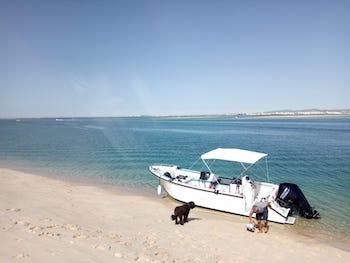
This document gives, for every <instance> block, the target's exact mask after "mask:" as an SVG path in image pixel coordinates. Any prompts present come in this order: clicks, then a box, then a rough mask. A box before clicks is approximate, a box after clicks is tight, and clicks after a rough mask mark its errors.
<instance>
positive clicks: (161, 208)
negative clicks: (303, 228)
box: [0, 169, 350, 262]
mask: <svg viewBox="0 0 350 263" xmlns="http://www.w3.org/2000/svg"><path fill="white" fill-rule="evenodd" d="M177 204H178V203H177V202H176V201H174V200H172V199H169V198H152V197H147V196H139V195H134V194H127V195H126V194H124V193H120V192H118V191H117V190H113V191H111V190H110V189H105V188H102V187H99V186H96V185H92V184H81V183H77V182H70V181H62V180H57V179H53V178H48V177H44V176H39V175H34V174H30V173H24V172H18V171H14V170H10V169H0V231H1V232H0V233H1V234H0V242H1V246H0V262H17V261H18V262H97V261H98V262H174V261H175V262H282V261H283V262H296V261H301V262H330V261H331V262H349V261H350V253H349V252H348V251H346V250H344V249H340V248H337V247H335V246H332V245H331V244H328V243H324V242H320V241H319V240H317V239H313V238H310V237H307V236H304V235H300V234H298V233H297V232H296V231H292V227H290V226H284V225H279V224H271V227H270V231H269V233H267V234H259V233H251V232H248V231H246V230H245V224H246V222H247V218H244V217H232V216H230V215H228V214H224V213H218V212H213V211H210V210H206V209H199V208H195V209H194V210H192V211H191V213H190V221H189V223H187V224H185V225H184V226H181V225H175V224H174V222H173V221H171V220H170V214H171V213H172V210H173V208H174V207H175V206H176V205H177Z"/></svg>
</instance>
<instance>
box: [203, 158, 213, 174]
mask: <svg viewBox="0 0 350 263" xmlns="http://www.w3.org/2000/svg"><path fill="white" fill-rule="evenodd" d="M202 161H203V163H204V164H205V166H206V167H207V168H208V170H209V172H210V173H211V174H212V173H213V172H212V171H211V170H210V167H209V166H208V164H207V163H206V162H205V161H204V159H202Z"/></svg>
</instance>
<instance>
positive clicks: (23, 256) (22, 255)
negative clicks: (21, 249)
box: [12, 253, 29, 259]
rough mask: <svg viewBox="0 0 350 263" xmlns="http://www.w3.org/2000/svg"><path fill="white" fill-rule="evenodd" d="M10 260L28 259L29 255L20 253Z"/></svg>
mask: <svg viewBox="0 0 350 263" xmlns="http://www.w3.org/2000/svg"><path fill="white" fill-rule="evenodd" d="M12 258H14V259H22V258H29V254H26V253H20V254H17V255H16V256H13V257H12Z"/></svg>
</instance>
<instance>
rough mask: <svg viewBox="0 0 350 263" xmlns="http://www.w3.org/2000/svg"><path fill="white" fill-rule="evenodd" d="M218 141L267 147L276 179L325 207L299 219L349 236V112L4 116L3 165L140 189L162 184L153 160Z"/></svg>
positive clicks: (192, 156)
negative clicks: (247, 115) (337, 115)
mask: <svg viewBox="0 0 350 263" xmlns="http://www.w3.org/2000/svg"><path fill="white" fill-rule="evenodd" d="M217 147H236V148H242V149H247V150H255V151H261V152H266V153H268V154H269V159H268V160H269V174H270V179H271V181H272V182H275V183H281V182H294V183H297V184H298V185H299V186H300V187H301V188H302V190H303V191H304V193H305V195H306V196H307V198H308V199H309V201H310V203H311V204H312V205H313V206H314V207H315V208H316V209H317V210H319V211H320V213H321V216H322V219H321V220H318V221H312V222H311V221H306V220H299V221H298V224H299V225H301V226H302V225H305V226H307V227H308V228H309V229H314V230H315V231H316V230H319V229H322V231H326V232H327V231H328V232H330V233H343V234H345V235H349V233H350V209H349V204H350V159H349V157H350V118H315V119H311V118H307V119H306V118H305V119H228V118H222V119H196V120H194V119H166V118H163V119H162V118H95V119H93V118H81V119H73V120H70V119H64V120H63V121H56V120H55V119H26V120H21V121H20V122H16V121H15V120H0V164H1V165H2V166H10V167H17V168H19V169H27V170H28V169H29V170H33V171H41V172H44V173H52V174H56V175H59V176H73V177H79V178H87V177H88V178H93V179H96V180H99V181H102V182H104V183H108V184H117V185H120V186H124V187H127V188H132V189H136V190H139V191H151V190H152V191H153V190H154V189H155V187H156V185H157V180H156V179H155V178H154V177H153V176H151V175H150V173H149V172H148V166H149V165H150V164H152V163H159V162H160V163H174V164H178V165H180V166H181V167H190V166H191V165H192V164H193V162H194V161H196V160H197V158H198V157H199V156H200V154H202V153H204V152H206V151H209V150H211V149H214V148H217ZM194 168H195V169H201V164H200V162H198V163H197V164H196V165H195V166H194ZM228 169H230V168H229V167H225V169H223V172H225V171H226V172H228V171H229V170H228ZM257 169H258V168H257ZM258 171H260V170H259V169H258V170H257V173H258Z"/></svg>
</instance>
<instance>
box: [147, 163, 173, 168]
mask: <svg viewBox="0 0 350 263" xmlns="http://www.w3.org/2000/svg"><path fill="white" fill-rule="evenodd" d="M151 166H170V167H171V166H177V165H175V164H169V163H154V164H152V165H151Z"/></svg>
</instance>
